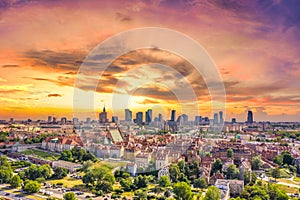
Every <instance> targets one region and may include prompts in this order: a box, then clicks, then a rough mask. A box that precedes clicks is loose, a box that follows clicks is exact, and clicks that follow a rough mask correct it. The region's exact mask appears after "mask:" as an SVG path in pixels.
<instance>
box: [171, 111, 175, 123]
mask: <svg viewBox="0 0 300 200" xmlns="http://www.w3.org/2000/svg"><path fill="white" fill-rule="evenodd" d="M175 118H176V110H172V114H171V121H172V122H174V121H175Z"/></svg>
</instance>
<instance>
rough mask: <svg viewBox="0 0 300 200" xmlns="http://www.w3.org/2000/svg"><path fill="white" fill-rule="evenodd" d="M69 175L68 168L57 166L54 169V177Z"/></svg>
mask: <svg viewBox="0 0 300 200" xmlns="http://www.w3.org/2000/svg"><path fill="white" fill-rule="evenodd" d="M67 175H68V170H67V169H66V168H63V167H56V168H55V169H54V174H53V177H55V178H57V179H62V178H64V177H66V176H67Z"/></svg>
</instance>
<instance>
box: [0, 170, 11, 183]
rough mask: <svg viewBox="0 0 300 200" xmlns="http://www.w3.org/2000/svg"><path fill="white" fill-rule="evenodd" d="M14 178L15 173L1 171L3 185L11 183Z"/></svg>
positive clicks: (0, 176) (0, 177)
mask: <svg viewBox="0 0 300 200" xmlns="http://www.w3.org/2000/svg"><path fill="white" fill-rule="evenodd" d="M12 176H13V172H12V170H11V169H1V170H0V180H1V184H2V183H9V182H10V179H11V177H12Z"/></svg>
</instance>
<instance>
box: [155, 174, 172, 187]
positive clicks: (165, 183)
mask: <svg viewBox="0 0 300 200" xmlns="http://www.w3.org/2000/svg"><path fill="white" fill-rule="evenodd" d="M158 184H159V186H160V187H168V186H170V185H171V181H170V179H169V177H168V176H161V177H160V179H159V181H158Z"/></svg>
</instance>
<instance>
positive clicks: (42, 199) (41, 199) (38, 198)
mask: <svg viewBox="0 0 300 200" xmlns="http://www.w3.org/2000/svg"><path fill="white" fill-rule="evenodd" d="M26 198H31V199H36V200H45V198H42V197H37V196H34V195H27V196H26Z"/></svg>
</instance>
